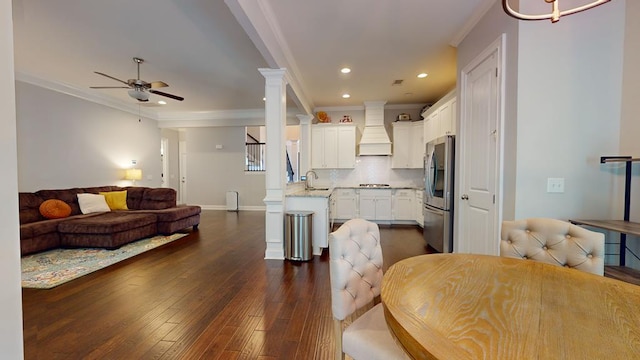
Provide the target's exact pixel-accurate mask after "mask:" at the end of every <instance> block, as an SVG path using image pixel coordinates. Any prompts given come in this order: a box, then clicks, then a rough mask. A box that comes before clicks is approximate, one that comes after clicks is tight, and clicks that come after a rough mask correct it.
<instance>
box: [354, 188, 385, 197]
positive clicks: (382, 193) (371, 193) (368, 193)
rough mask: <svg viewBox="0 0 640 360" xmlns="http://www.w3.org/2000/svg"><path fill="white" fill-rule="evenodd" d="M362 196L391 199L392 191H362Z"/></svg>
mask: <svg viewBox="0 0 640 360" xmlns="http://www.w3.org/2000/svg"><path fill="white" fill-rule="evenodd" d="M360 196H368V197H385V196H388V197H391V189H360Z"/></svg>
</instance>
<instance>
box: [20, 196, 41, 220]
mask: <svg viewBox="0 0 640 360" xmlns="http://www.w3.org/2000/svg"><path fill="white" fill-rule="evenodd" d="M18 203H19V206H20V224H28V223H32V222H35V221H42V220H44V219H45V218H44V216H42V214H40V210H39V208H40V204H42V198H41V197H40V196H38V195H36V194H34V193H27V192H21V193H18Z"/></svg>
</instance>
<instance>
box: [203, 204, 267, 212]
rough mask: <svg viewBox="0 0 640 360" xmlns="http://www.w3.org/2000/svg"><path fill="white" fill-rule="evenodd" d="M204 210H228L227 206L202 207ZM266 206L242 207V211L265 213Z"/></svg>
mask: <svg viewBox="0 0 640 360" xmlns="http://www.w3.org/2000/svg"><path fill="white" fill-rule="evenodd" d="M200 207H201V208H202V210H227V206H226V205H200ZM266 209H267V208H266V206H240V210H241V211H265V210H266Z"/></svg>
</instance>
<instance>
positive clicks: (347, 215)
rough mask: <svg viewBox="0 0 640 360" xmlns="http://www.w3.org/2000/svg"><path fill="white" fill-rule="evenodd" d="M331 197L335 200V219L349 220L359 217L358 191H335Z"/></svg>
mask: <svg viewBox="0 0 640 360" xmlns="http://www.w3.org/2000/svg"><path fill="white" fill-rule="evenodd" d="M331 196H332V197H333V200H334V213H333V218H334V219H339V220H349V219H355V218H356V217H358V195H357V194H356V189H335V190H334V191H333V194H332V195H331Z"/></svg>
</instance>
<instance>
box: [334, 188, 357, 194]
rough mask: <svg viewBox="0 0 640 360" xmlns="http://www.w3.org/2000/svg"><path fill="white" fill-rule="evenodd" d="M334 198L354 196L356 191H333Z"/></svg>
mask: <svg viewBox="0 0 640 360" xmlns="http://www.w3.org/2000/svg"><path fill="white" fill-rule="evenodd" d="M333 194H334V196H356V189H335V190H334V191H333Z"/></svg>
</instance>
